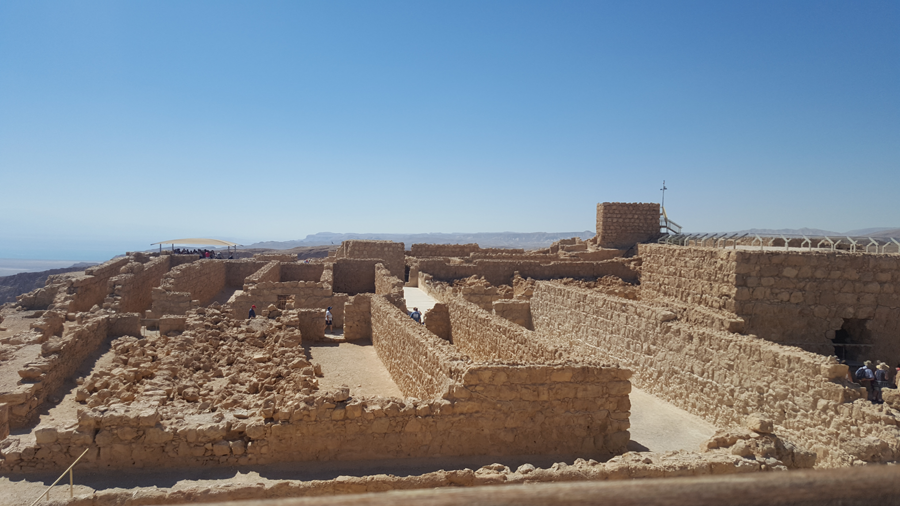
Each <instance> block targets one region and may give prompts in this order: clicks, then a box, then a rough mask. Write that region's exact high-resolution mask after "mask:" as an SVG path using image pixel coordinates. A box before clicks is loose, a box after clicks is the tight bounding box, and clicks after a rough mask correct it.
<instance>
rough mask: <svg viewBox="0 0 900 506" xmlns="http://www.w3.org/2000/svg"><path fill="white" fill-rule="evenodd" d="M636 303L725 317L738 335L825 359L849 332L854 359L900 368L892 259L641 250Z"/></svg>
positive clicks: (898, 290) (899, 269)
mask: <svg viewBox="0 0 900 506" xmlns="http://www.w3.org/2000/svg"><path fill="white" fill-rule="evenodd" d="M639 252H640V255H641V257H642V258H643V266H642V274H641V293H642V297H644V298H645V299H649V298H652V297H666V298H672V299H675V300H679V301H683V302H687V303H689V304H695V305H699V306H702V307H708V308H714V309H724V310H727V311H730V312H733V313H734V314H735V315H736V316H737V317H739V318H741V319H742V320H743V321H744V325H743V330H744V331H745V332H748V333H753V334H756V335H758V336H759V337H762V338H764V339H767V340H770V341H774V342H780V343H784V344H790V345H794V346H800V347H802V348H803V349H805V350H807V351H813V352H816V353H820V354H824V355H832V354H834V353H835V349H834V346H833V343H832V339H834V338H835V333H836V331H839V330H841V329H842V328H844V329H845V330H847V329H849V331H850V332H851V334H853V335H851V337H850V339H851V341H852V343H853V344H863V345H865V346H862V347H859V348H855V349H854V350H853V352H854V353H857V354H858V355H855V357H856V358H858V359H873V360H874V359H879V360H884V361H887V362H888V363H897V362H900V341H898V340H897V339H896V329H897V328H900V256H898V255H894V254H887V255H881V254H866V253H846V252H836V253H831V252H798V251H789V252H784V251H758V250H737V251H735V250H724V249H717V248H700V247H679V246H663V245H655V244H643V245H641V246H640V248H639Z"/></svg>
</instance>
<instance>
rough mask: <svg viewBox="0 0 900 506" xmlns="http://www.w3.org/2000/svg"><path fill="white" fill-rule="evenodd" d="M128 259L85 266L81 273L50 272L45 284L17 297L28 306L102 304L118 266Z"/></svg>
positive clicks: (87, 306) (84, 308) (80, 307)
mask: <svg viewBox="0 0 900 506" xmlns="http://www.w3.org/2000/svg"><path fill="white" fill-rule="evenodd" d="M129 261H130V260H129V258H128V257H122V258H114V259H112V260H109V261H106V262H104V263H102V264H100V265H95V266H94V267H89V268H88V269H85V271H84V275H81V276H71V275H57V276H50V277H48V278H47V283H46V285H45V286H44V287H43V288H39V289H37V290H34V291H31V292H29V293H27V294H24V295H20V296H18V297H17V298H16V299H17V300H18V303H19V304H20V305H22V306H23V307H24V308H25V309H53V308H55V309H60V310H65V311H68V312H79V311H88V310H90V309H91V308H92V307H94V305H97V306H100V305H102V304H103V301H104V299H105V298H106V296H107V294H108V293H109V286H108V285H109V279H110V278H111V277H113V276H115V275H117V274H119V270H120V269H121V268H122V267H123V266H124V265H126V264H127V263H128V262H129ZM51 306H52V307H51Z"/></svg>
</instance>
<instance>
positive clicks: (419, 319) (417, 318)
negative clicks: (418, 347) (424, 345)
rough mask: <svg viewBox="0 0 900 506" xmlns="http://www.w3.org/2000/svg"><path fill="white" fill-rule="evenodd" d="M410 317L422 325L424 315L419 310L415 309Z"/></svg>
mask: <svg viewBox="0 0 900 506" xmlns="http://www.w3.org/2000/svg"><path fill="white" fill-rule="evenodd" d="M409 317H410V318H412V319H413V320H415V321H416V323H422V313H420V312H419V308H417V307H414V308H413V311H412V313H409Z"/></svg>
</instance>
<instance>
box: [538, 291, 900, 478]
mask: <svg viewBox="0 0 900 506" xmlns="http://www.w3.org/2000/svg"><path fill="white" fill-rule="evenodd" d="M531 310H532V316H533V318H534V324H535V329H536V333H537V334H539V335H541V336H542V337H544V338H546V339H549V340H551V341H554V342H556V343H559V346H564V345H565V346H567V347H568V349H571V350H572V352H573V353H576V354H581V355H583V356H598V357H602V358H607V357H608V358H612V359H615V360H617V361H619V362H620V363H621V364H622V365H623V366H624V367H628V368H630V369H633V370H636V371H640V374H638V375H636V376H635V377H634V384H635V385H636V386H638V387H639V388H641V389H643V390H647V391H648V392H651V393H653V394H654V395H657V396H659V397H661V398H663V399H665V400H667V401H669V402H671V403H673V404H675V405H676V406H679V407H681V408H683V409H685V410H687V411H690V412H691V413H694V414H695V415H698V416H700V417H703V418H705V419H707V420H709V421H710V422H711V423H713V424H715V425H716V426H719V427H728V426H737V425H740V424H742V422H743V420H744V418H745V417H746V416H748V415H751V414H754V413H761V414H762V415H763V416H765V417H769V418H771V419H772V420H774V421H775V423H776V425H778V429H777V430H776V432H777V433H778V434H780V435H783V436H784V437H785V438H787V439H789V440H790V441H792V442H794V443H796V444H800V445H801V446H803V447H805V448H806V449H808V450H812V451H815V452H816V453H817V454H818V458H819V462H820V463H822V464H824V465H837V464H843V465H849V464H850V463H851V462H852V461H853V460H855V459H865V460H875V461H881V460H893V459H897V458H900V430H898V428H897V426H896V423H897V420H896V419H894V418H893V417H883V416H881V413H880V411H878V410H877V409H876V407H875V406H872V405H871V404H869V403H868V402H865V401H863V400H858V401H856V402H853V401H854V400H855V399H859V398H860V396H862V395H864V394H863V393H861V391H860V388H859V387H858V386H855V385H852V384H842V383H841V380H842V378H843V376H844V375H845V374H846V371H847V368H846V366H843V365H838V364H837V363H836V361H835V360H834V358H826V357H822V356H819V355H815V354H812V353H808V352H805V351H802V350H799V349H796V348H788V347H784V346H780V345H778V344H774V343H771V342H768V341H765V340H762V339H757V338H755V337H752V336H742V335H738V334H733V333H728V332H722V331H713V330H709V329H705V328H701V327H696V326H692V325H686V324H683V323H680V322H679V321H677V320H676V315H675V314H674V313H673V312H671V311H667V310H666V309H665V308H661V307H653V306H650V305H647V304H645V303H642V302H638V301H633V300H627V299H623V298H621V297H615V296H611V295H606V294H602V293H599V292H596V291H592V290H587V289H583V288H578V287H572V286H564V285H561V284H558V283H553V282H546V281H541V282H538V283H537V286H536V289H535V293H534V297H533V298H532V299H531ZM866 437H869V438H876V439H874V440H873V441H879V440H880V442H874V443H873V442H871V441H865V442H861V441H862V440H861V439H860V438H866ZM872 445H874V447H876V448H879V449H880V450H879V451H878V452H875V453H874V454H871V453H867V450H865V448H868V447H871V446H872ZM879 452H880V453H879Z"/></svg>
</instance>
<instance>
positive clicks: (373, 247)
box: [335, 241, 406, 291]
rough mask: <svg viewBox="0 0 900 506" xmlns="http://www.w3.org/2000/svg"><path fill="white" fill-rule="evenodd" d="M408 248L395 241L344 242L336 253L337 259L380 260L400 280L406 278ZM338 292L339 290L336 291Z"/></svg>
mask: <svg viewBox="0 0 900 506" xmlns="http://www.w3.org/2000/svg"><path fill="white" fill-rule="evenodd" d="M405 250H406V248H405V246H404V245H403V243H402V242H393V241H344V242H342V243H341V247H340V248H338V249H337V251H336V252H335V258H337V259H340V258H360V259H364V258H379V259H381V261H382V262H381V263H383V264H384V266H385V267H387V268H388V270H389V271H391V274H393V275H394V276H397V277H398V278H400V279H404V278H405V270H406V251H405ZM335 291H338V290H335Z"/></svg>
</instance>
